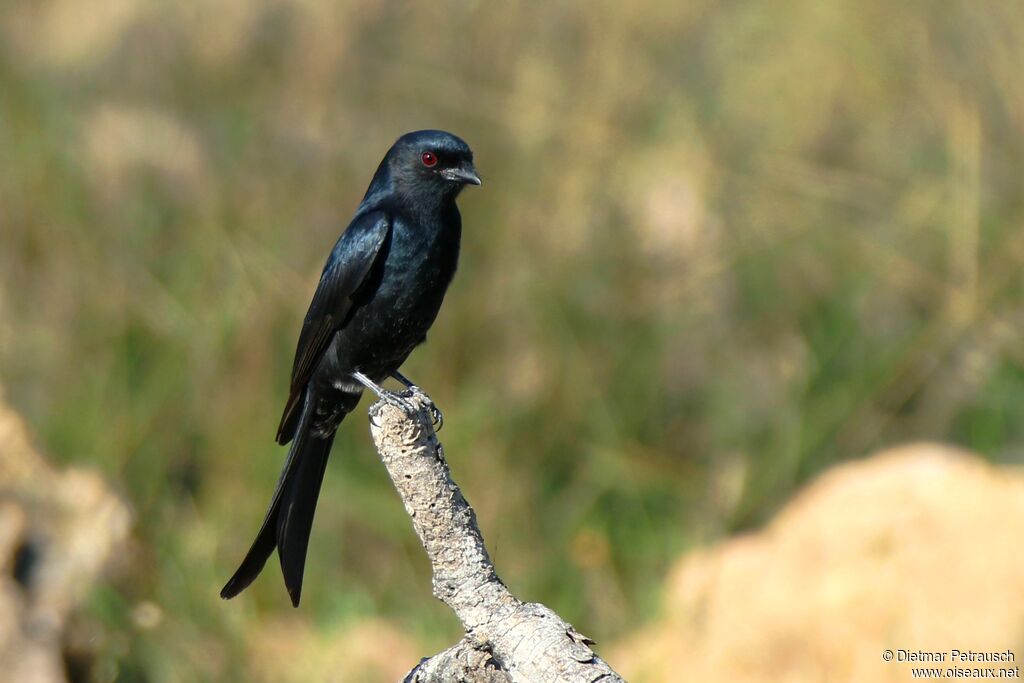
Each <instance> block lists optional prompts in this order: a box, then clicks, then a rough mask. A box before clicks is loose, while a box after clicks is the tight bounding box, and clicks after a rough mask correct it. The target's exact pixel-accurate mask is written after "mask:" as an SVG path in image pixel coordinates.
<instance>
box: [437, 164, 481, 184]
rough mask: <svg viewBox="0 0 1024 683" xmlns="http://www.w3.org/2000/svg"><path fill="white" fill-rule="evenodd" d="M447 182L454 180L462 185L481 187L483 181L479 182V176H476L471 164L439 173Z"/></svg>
mask: <svg viewBox="0 0 1024 683" xmlns="http://www.w3.org/2000/svg"><path fill="white" fill-rule="evenodd" d="M441 175H443V176H444V177H445V178H447V179H448V180H454V181H455V182H457V183H462V184H463V185H483V181H482V180H480V176H479V175H477V172H476V169H475V168H473V164H466V165H465V166H460V167H458V168H446V169H445V170H443V171H441Z"/></svg>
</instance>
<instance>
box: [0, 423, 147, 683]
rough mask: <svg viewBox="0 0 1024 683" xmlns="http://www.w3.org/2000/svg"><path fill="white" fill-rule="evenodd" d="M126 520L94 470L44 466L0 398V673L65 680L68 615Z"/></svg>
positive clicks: (29, 680)
mask: <svg viewBox="0 0 1024 683" xmlns="http://www.w3.org/2000/svg"><path fill="white" fill-rule="evenodd" d="M130 519H131V516H130V514H129V511H128V508H127V507H126V506H125V504H124V503H122V502H121V500H120V499H118V498H117V497H116V496H115V495H114V494H113V493H111V491H110V489H109V488H108V487H107V486H106V484H105V483H104V482H103V480H102V479H101V478H100V477H99V476H98V475H96V474H95V473H93V472H89V471H85V470H82V469H77V468H68V469H65V470H57V469H55V468H53V467H51V466H50V465H49V464H47V463H46V461H45V460H44V459H43V457H42V456H41V455H40V454H39V453H38V451H36V450H35V449H34V448H33V446H32V444H31V443H30V440H29V438H28V434H27V431H26V429H25V425H24V423H23V422H22V421H21V419H20V418H19V417H18V416H17V415H16V414H15V413H14V412H13V411H11V410H10V409H9V408H7V407H6V406H4V405H3V404H2V403H0V662H3V667H4V669H3V673H2V676H0V678H3V679H4V680H10V681H18V682H19V683H51V682H57V681H65V680H67V677H66V673H65V663H64V661H63V656H62V647H63V642H64V628H65V625H66V623H67V620H68V617H69V615H70V614H71V613H72V611H73V610H74V609H75V607H76V606H78V605H79V604H80V603H81V601H82V600H83V599H84V598H85V596H86V595H87V593H88V591H89V588H90V587H91V586H92V584H93V582H94V581H95V580H96V578H97V576H98V574H99V573H100V571H101V570H102V569H103V566H104V565H105V563H106V562H107V560H108V558H110V557H111V555H112V553H113V552H114V551H115V550H116V549H117V548H118V547H120V546H121V545H122V544H123V543H124V542H125V540H126V537H127V535H128V530H129V526H130Z"/></svg>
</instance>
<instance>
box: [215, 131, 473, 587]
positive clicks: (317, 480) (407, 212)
mask: <svg viewBox="0 0 1024 683" xmlns="http://www.w3.org/2000/svg"><path fill="white" fill-rule="evenodd" d="M467 184H468V185H479V184H480V177H479V176H478V175H477V172H476V169H475V168H474V166H473V152H472V150H470V148H469V145H467V144H466V143H465V142H463V141H462V140H461V139H460V138H458V137H456V136H454V135H452V134H451V133H446V132H444V131H439V130H421V131H416V132H413V133H407V134H406V135H403V136H402V137H400V138H399V139H398V140H397V141H396V142H395V144H394V145H392V147H391V149H390V150H388V153H387V154H386V155H385V156H384V160H383V161H381V163H380V166H379V167H378V168H377V172H376V173H375V174H374V176H373V180H371V181H370V187H369V188H368V189H367V190H366V195H365V196H364V197H363V201H362V202H360V204H359V207H358V208H357V209H356V213H355V216H353V218H352V221H351V222H350V223H349V225H348V228H346V229H345V232H344V233H342V235H341V237H340V238H339V239H338V242H337V243H336V244H335V245H334V249H333V250H332V251H331V255H330V256H329V257H328V258H327V264H326V265H325V266H324V270H323V273H322V274H321V276H320V284H319V285H318V286H317V289H316V293H315V294H314V295H313V301H312V303H310V305H309V312H308V313H306V320H305V322H304V323H303V324H302V332H301V333H300V334H299V343H298V347H297V348H296V350H295V363H294V366H293V368H292V379H291V391H290V392H289V395H288V401H287V403H286V404H285V408H284V415H283V416H282V417H281V424H280V426H279V427H278V430H277V442H278V443H280V444H282V445H284V444H287V443H288V442H289V441H291V444H292V445H291V448H290V449H289V451H288V456H287V458H286V459H285V463H284V470H283V471H282V472H281V478H280V479H279V480H278V482H277V488H276V489H275V490H274V495H273V496H272V497H271V499H270V509H269V510H267V516H266V518H265V519H264V520H263V526H262V527H260V530H259V533H258V534H256V540H255V541H253V544H252V547H251V548H250V549H249V552H248V553H247V554H246V556H245V559H244V560H242V564H241V566H240V567H239V568H238V570H237V571H236V572H235V574H234V576H232V577H231V579H230V580H229V581H228V582H227V584H226V585H225V586H224V588H223V589H222V590H221V592H220V595H221V597H222V598H225V599H228V598H232V597H234V596H236V595H238V594H239V593H240V592H242V591H243V590H244V589H245V588H246V586H248V585H249V584H250V583H252V582H253V580H254V579H255V578H256V577H257V576H258V575H259V573H260V571H262V569H263V565H264V564H265V563H266V561H267V558H268V557H270V554H271V553H272V552H273V551H274V548H275V547H276V548H277V554H278V556H279V557H280V559H281V572H282V573H283V574H284V583H285V586H286V587H287V589H288V594H289V595H290V596H291V600H292V604H293V605H294V606H296V607H298V605H299V596H300V594H301V592H302V573H303V569H304V566H305V562H306V547H307V545H308V543H309V531H310V528H311V527H312V524H313V513H314V511H315V510H316V500H317V496H318V495H319V493H320V484H321V482H322V481H323V476H324V468H325V467H326V466H327V456H328V455H330V452H331V444H332V443H333V441H334V434H335V431H336V430H337V429H338V425H339V424H341V421H342V420H343V419H344V418H345V416H346V415H347V414H348V413H350V412H352V410H353V409H354V408H355V407H356V404H357V403H359V398H360V396H362V393H363V388H364V387H365V388H368V389H370V390H371V391H373V392H375V393H377V395H378V396H381V397H382V398H385V399H386V400H389V401H390V402H394V403H397V404H399V405H403V400H402V398H401V397H400V396H398V395H396V394H392V393H391V392H386V391H384V390H383V389H381V387H380V384H381V383H382V382H383V381H384V380H385V379H387V378H388V377H394V378H395V379H397V380H399V381H400V382H402V383H403V384H404V385H405V386H406V387H408V388H409V389H410V390H413V391H415V390H416V387H415V386H414V385H413V384H412V383H411V382H410V381H409V380H407V379H406V378H405V377H403V376H402V375H401V374H399V372H398V368H399V367H400V366H401V365H402V363H403V362H404V361H405V359H406V357H408V355H409V354H410V353H411V352H412V350H413V349H414V348H415V347H416V346H417V345H419V344H420V343H422V342H423V341H424V340H425V339H426V334H427V330H428V329H429V328H430V325H431V324H432V323H433V322H434V318H435V317H437V313H438V311H439V310H440V308H441V300H442V299H443V298H444V294H445V290H447V288H448V283H450V282H451V279H452V276H453V275H454V274H455V267H456V264H457V262H458V257H459V241H460V239H461V235H462V218H461V216H460V215H459V209H458V207H457V206H456V205H455V199H456V197H458V195H459V192H460V191H461V190H462V188H463V187H465V186H466V185H467ZM435 417H436V419H440V413H436V412H435Z"/></svg>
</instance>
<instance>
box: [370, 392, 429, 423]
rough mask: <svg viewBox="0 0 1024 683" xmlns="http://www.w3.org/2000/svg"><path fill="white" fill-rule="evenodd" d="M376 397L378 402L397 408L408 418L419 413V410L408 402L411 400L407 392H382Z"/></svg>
mask: <svg viewBox="0 0 1024 683" xmlns="http://www.w3.org/2000/svg"><path fill="white" fill-rule="evenodd" d="M377 396H378V397H379V398H380V400H382V401H384V403H386V404H388V405H389V406H391V407H393V408H398V409H399V410H401V411H402V412H403V413H405V414H406V415H408V416H409V417H412V416H413V415H415V414H416V413H418V412H419V408H418V407H417V406H416V405H415V404H413V403H412V402H411V401H409V399H410V398H412V395H411V394H409V392H407V391H403V392H401V393H398V392H395V391H382V392H380V393H379V394H377Z"/></svg>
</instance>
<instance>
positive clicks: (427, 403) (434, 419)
mask: <svg viewBox="0 0 1024 683" xmlns="http://www.w3.org/2000/svg"><path fill="white" fill-rule="evenodd" d="M402 396H408V397H409V398H413V397H415V398H418V399H419V400H420V403H422V404H423V407H425V408H426V409H427V412H429V413H430V421H431V423H432V424H433V425H434V431H435V432H439V431H441V427H443V426H444V415H442V414H441V410H440V409H439V408H438V407H437V406H436V405H434V400H433V399H432V398H430V396H428V395H427V393H426V392H425V391H423V390H422V389H420V388H419V387H418V386H416V385H415V384H414V385H412V386H411V387H409V388H408V389H406V390H405V391H403V392H402Z"/></svg>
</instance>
